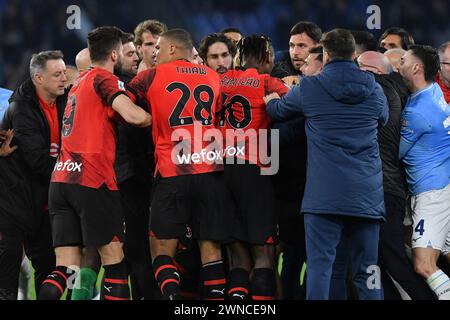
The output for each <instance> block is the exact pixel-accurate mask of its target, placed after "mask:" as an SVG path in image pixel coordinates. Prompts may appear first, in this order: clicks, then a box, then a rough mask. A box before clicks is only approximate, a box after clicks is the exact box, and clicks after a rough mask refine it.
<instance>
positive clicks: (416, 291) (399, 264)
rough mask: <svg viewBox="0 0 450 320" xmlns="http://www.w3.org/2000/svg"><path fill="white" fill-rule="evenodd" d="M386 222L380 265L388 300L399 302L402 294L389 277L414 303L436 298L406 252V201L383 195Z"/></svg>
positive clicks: (382, 236)
mask: <svg viewBox="0 0 450 320" xmlns="http://www.w3.org/2000/svg"><path fill="white" fill-rule="evenodd" d="M384 203H385V206H386V220H387V221H386V222H385V223H383V224H382V225H381V230H380V244H379V257H380V259H379V262H380V268H381V272H382V277H381V281H382V284H383V289H384V298H385V300H394V299H399V298H400V295H399V293H398V291H397V289H396V288H395V286H394V284H393V283H392V281H391V279H390V277H389V276H388V274H389V275H390V276H391V277H392V278H393V279H394V280H395V281H397V282H398V283H399V284H400V286H401V287H402V288H403V289H404V290H405V291H406V293H408V295H409V296H410V297H411V299H413V300H433V299H435V296H434V294H433V292H432V291H431V289H430V288H429V287H428V285H427V284H426V282H425V281H424V280H423V279H422V278H421V277H420V276H419V275H418V274H417V273H416V272H415V271H414V268H413V265H412V263H411V262H410V261H409V259H408V257H407V256H406V253H405V245H404V240H403V239H404V237H403V219H404V217H405V206H406V202H405V199H402V198H401V197H398V196H394V195H391V194H387V193H385V194H384Z"/></svg>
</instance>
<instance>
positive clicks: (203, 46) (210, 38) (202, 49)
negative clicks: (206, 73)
mask: <svg viewBox="0 0 450 320" xmlns="http://www.w3.org/2000/svg"><path fill="white" fill-rule="evenodd" d="M216 42H223V43H224V44H225V45H226V46H227V48H228V51H229V52H230V54H231V56H232V57H234V55H235V54H236V47H235V46H234V44H233V42H232V41H231V40H230V39H229V38H228V37H227V36H225V35H224V34H223V33H212V34H209V35H207V36H206V37H204V38H203V39H202V41H200V45H199V47H198V54H199V56H200V57H201V58H202V59H203V60H204V61H206V56H207V55H208V50H209V47H211V46H212V45H213V44H214V43H216Z"/></svg>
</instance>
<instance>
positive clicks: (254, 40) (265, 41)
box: [237, 34, 273, 63]
mask: <svg viewBox="0 0 450 320" xmlns="http://www.w3.org/2000/svg"><path fill="white" fill-rule="evenodd" d="M237 51H238V54H239V61H240V62H241V63H242V61H243V59H244V57H247V58H248V57H252V58H254V59H255V60H256V62H258V63H264V62H266V61H267V60H268V59H269V57H270V54H271V53H272V54H273V47H272V40H271V39H270V38H269V37H266V36H264V35H263V34H253V35H251V36H248V37H245V38H242V39H241V41H239V43H238V45H237Z"/></svg>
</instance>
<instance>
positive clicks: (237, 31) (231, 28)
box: [220, 27, 242, 36]
mask: <svg viewBox="0 0 450 320" xmlns="http://www.w3.org/2000/svg"><path fill="white" fill-rule="evenodd" d="M228 32H236V33H239V34H240V35H241V36H242V32H241V30H239V29H238V28H236V27H229V28H225V29H223V30H222V31H220V33H228Z"/></svg>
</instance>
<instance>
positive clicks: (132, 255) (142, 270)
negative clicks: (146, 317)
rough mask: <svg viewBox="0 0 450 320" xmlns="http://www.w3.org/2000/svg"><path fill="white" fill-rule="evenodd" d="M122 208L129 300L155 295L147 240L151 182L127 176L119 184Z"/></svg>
mask: <svg viewBox="0 0 450 320" xmlns="http://www.w3.org/2000/svg"><path fill="white" fill-rule="evenodd" d="M119 190H120V194H121V196H122V205H123V209H124V212H125V225H126V232H125V245H124V247H125V250H124V252H125V261H126V263H127V267H128V271H129V274H130V280H131V281H130V282H131V288H132V289H131V290H132V297H133V300H139V299H142V298H144V299H145V300H153V299H158V298H159V288H158V285H157V283H156V280H155V278H154V276H153V272H152V261H151V257H150V244H149V228H148V225H149V224H148V222H149V215H150V211H149V207H150V190H151V184H150V183H145V182H144V181H142V180H140V179H137V178H136V177H133V178H130V179H128V180H126V181H125V182H123V183H121V184H120V185H119Z"/></svg>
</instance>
